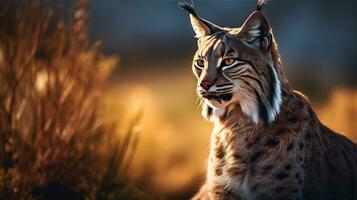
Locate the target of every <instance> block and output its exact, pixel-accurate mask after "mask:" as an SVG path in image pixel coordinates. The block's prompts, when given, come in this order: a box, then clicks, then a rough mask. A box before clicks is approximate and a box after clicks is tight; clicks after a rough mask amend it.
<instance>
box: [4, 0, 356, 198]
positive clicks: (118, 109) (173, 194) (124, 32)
mask: <svg viewBox="0 0 357 200" xmlns="http://www.w3.org/2000/svg"><path fill="white" fill-rule="evenodd" d="M40 2H41V1H40ZM194 2H195V4H196V8H197V12H198V14H199V15H200V16H201V17H203V18H205V19H208V20H209V21H211V22H213V23H215V24H217V25H220V26H228V27H239V26H241V25H242V23H243V22H244V21H245V19H246V18H247V17H248V16H249V15H250V14H251V13H252V11H254V10H255V8H256V3H255V0H202V1H194ZM50 4H51V5H56V6H55V7H56V9H57V7H58V6H57V5H61V6H59V7H60V8H61V9H60V10H65V11H66V12H69V13H71V12H72V11H73V10H74V11H75V8H76V6H77V5H78V3H77V2H76V3H75V2H74V1H70V0H67V1H61V2H59V1H50ZM356 7H357V2H356V1H354V0H345V1H343V2H341V1H335V0H314V1H309V0H299V1H293V0H271V1H270V3H268V5H266V7H265V9H264V13H265V14H266V15H267V17H268V19H269V20H270V23H271V25H272V27H273V32H274V34H275V37H276V40H277V43H278V45H279V50H280V53H281V56H282V60H283V63H284V66H285V70H286V72H287V75H288V77H289V80H290V83H291V85H292V86H293V87H294V88H295V89H297V90H300V91H302V92H303V93H305V94H306V95H307V96H308V97H309V98H310V101H311V103H312V106H313V108H314V109H315V111H316V112H317V113H318V115H319V117H320V119H321V120H322V121H323V122H324V123H325V124H327V125H328V126H329V127H331V128H333V129H334V130H336V131H339V132H341V133H343V134H344V135H346V136H348V137H349V138H351V139H352V140H354V141H357V124H356V123H355V122H356V120H357V88H356V87H357V79H356V75H357V61H356V58H355V56H356V52H357V40H355V39H354V36H355V35H357V21H356V19H357V12H355V8H356ZM56 9H54V10H55V11H56ZM85 10H86V21H85V23H86V25H87V26H86V29H85V30H86V31H85V32H86V41H87V42H88V43H90V44H96V43H97V42H98V41H99V42H100V54H101V55H102V57H105V56H106V59H105V61H107V62H106V65H105V64H103V63H102V64H101V65H102V66H107V67H108V66H109V68H110V70H109V71H110V72H107V75H106V81H105V82H103V84H102V86H101V87H100V89H99V90H100V92H101V93H100V94H101V95H100V96H99V98H98V101H100V102H104V104H105V105H106V109H100V110H101V111H102V112H103V113H104V116H100V117H101V118H103V119H108V120H107V121H110V122H112V123H117V124H120V126H118V128H116V129H115V130H114V132H115V134H114V135H113V136H112V137H120V138H123V137H124V138H125V134H127V133H128V131H123V129H125V130H131V129H128V128H127V127H132V128H133V129H134V130H135V131H131V132H138V134H137V136H135V138H136V140H135V141H134V147H133V149H134V150H133V151H134V153H133V154H132V156H131V157H130V167H128V171H126V172H125V173H126V174H127V179H128V180H130V182H131V183H133V184H134V185H135V187H137V188H139V190H141V191H143V192H144V193H146V194H148V195H149V196H151V197H153V198H154V199H188V197H190V196H192V195H193V194H194V193H195V191H197V190H198V189H199V187H200V185H201V184H202V183H203V181H204V174H205V167H206V158H207V155H208V150H209V136H210V130H211V128H212V125H211V124H209V123H208V122H206V121H204V120H203V119H202V118H201V116H200V109H199V107H198V104H197V102H196V99H197V98H196V96H195V85H196V81H195V78H194V76H193V75H192V73H191V59H192V56H193V54H194V52H195V50H196V40H195V39H194V33H193V30H192V28H191V25H190V22H189V17H188V14H187V13H186V12H185V11H183V10H182V9H180V8H179V7H178V6H177V1H174V0H130V1H129V0H106V1H100V0H91V1H90V2H86V6H85ZM5 19H6V17H5ZM53 42H55V40H54V41H53ZM98 44H99V43H98ZM108 59H109V61H108ZM118 113H120V115H119V114H118ZM138 113H140V119H138V120H137V124H138V125H136V124H135V126H134V125H132V124H131V122H130V120H128V119H133V118H134V119H137V118H136V117H137V115H138ZM122 124H129V125H122ZM129 132H130V131H129ZM123 135H124V136H123Z"/></svg>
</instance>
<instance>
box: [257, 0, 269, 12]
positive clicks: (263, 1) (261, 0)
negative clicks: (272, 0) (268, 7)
mask: <svg viewBox="0 0 357 200" xmlns="http://www.w3.org/2000/svg"><path fill="white" fill-rule="evenodd" d="M267 3H268V0H257V4H258V6H257V11H261V10H262V9H263V6H264V5H265V4H267Z"/></svg>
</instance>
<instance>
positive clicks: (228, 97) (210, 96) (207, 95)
mask: <svg viewBox="0 0 357 200" xmlns="http://www.w3.org/2000/svg"><path fill="white" fill-rule="evenodd" d="M202 97H203V98H205V99H208V100H212V99H213V100H216V101H218V102H219V103H222V102H223V101H229V100H231V99H232V97H233V95H232V94H230V93H227V94H212V93H205V94H202Z"/></svg>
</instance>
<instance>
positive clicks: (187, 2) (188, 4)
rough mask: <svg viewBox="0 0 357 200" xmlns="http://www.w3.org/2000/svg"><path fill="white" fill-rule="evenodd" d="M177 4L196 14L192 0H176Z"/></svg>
mask: <svg viewBox="0 0 357 200" xmlns="http://www.w3.org/2000/svg"><path fill="white" fill-rule="evenodd" d="M178 5H179V6H181V7H182V8H183V9H185V10H186V11H187V12H189V13H190V14H192V15H194V16H197V14H196V10H195V6H194V4H193V1H192V0H181V1H179V2H178Z"/></svg>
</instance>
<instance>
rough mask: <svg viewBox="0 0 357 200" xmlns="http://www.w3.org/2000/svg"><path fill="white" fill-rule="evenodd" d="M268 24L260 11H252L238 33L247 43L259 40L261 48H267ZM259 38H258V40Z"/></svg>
mask: <svg viewBox="0 0 357 200" xmlns="http://www.w3.org/2000/svg"><path fill="white" fill-rule="evenodd" d="M270 30H271V27H270V24H269V21H268V19H267V18H266V17H265V16H264V14H263V13H262V12H260V11H255V12H253V13H252V14H251V15H250V16H249V17H248V19H247V20H246V21H245V22H244V24H243V26H242V27H241V31H240V32H239V35H240V36H241V37H242V38H243V39H244V41H245V42H248V43H256V41H258V42H259V44H260V45H259V46H260V47H262V49H263V50H267V49H268V48H269V47H270V43H271V34H270ZM258 39H259V40H258Z"/></svg>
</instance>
